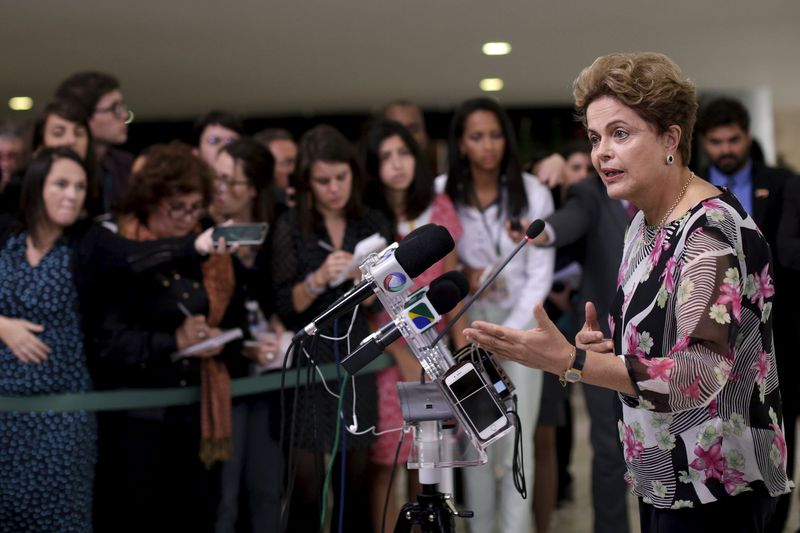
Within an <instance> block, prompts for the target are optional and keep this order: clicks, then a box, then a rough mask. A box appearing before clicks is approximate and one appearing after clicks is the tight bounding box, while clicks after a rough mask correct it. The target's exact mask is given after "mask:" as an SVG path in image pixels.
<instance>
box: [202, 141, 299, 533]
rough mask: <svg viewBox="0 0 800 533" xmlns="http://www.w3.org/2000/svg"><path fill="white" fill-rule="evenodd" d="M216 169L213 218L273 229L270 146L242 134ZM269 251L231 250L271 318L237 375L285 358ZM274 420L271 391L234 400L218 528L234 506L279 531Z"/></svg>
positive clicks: (225, 525) (276, 407) (276, 406)
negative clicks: (229, 452)
mask: <svg viewBox="0 0 800 533" xmlns="http://www.w3.org/2000/svg"><path fill="white" fill-rule="evenodd" d="M214 169H215V170H216V176H215V177H214V194H213V201H212V203H211V208H210V210H211V215H212V217H213V218H214V219H215V220H216V221H217V222H222V221H225V220H231V221H233V223H234V224H251V223H259V222H266V223H267V224H268V225H269V227H270V228H271V227H272V225H273V223H274V221H275V213H276V205H275V200H274V198H275V194H274V181H273V169H274V160H273V158H272V154H271V153H270V151H269V150H268V149H267V148H266V147H265V146H264V145H263V144H261V143H260V142H257V141H255V140H253V139H250V138H247V137H241V138H238V139H235V140H233V141H232V142H231V143H229V144H225V145H223V147H222V148H220V149H219V151H218V153H217V155H216V158H215V160H214ZM269 252H270V247H269V239H267V240H266V241H265V243H264V244H263V245H261V246H240V247H239V249H238V250H237V251H236V253H235V254H234V255H233V265H234V270H235V272H236V283H237V284H238V285H239V286H240V287H241V288H242V290H243V291H244V293H245V294H246V297H247V304H246V305H247V306H248V309H249V311H250V315H251V316H250V318H251V319H252V318H253V316H258V315H257V312H256V311H255V309H260V310H261V311H262V315H261V316H263V317H268V318H269V320H268V321H266V319H264V320H265V322H264V324H263V326H266V327H265V328H264V329H263V330H262V332H261V334H260V335H259V338H257V339H252V341H251V342H248V343H247V345H246V346H245V347H244V348H243V350H242V355H243V356H244V357H243V358H240V359H238V362H239V367H240V368H239V369H238V371H239V373H240V374H243V375H246V374H258V373H261V372H264V371H266V370H267V369H271V370H276V369H279V368H280V363H281V361H282V359H283V350H281V342H280V339H281V337H282V335H283V333H284V331H285V328H284V327H283V323H282V322H281V320H280V319H279V318H278V316H277V315H276V314H275V313H274V311H275V309H274V296H273V292H272V280H271V274H272V268H271V265H270V253H269ZM251 327H252V324H251ZM256 327H257V326H256ZM266 328H268V331H267V329H266ZM248 363H249V365H248ZM242 366H245V368H241V367H242ZM247 366H249V368H247ZM232 371H234V370H233V369H232ZM279 420H280V394H279V393H277V392H270V393H264V394H259V395H250V396H246V397H243V398H239V399H237V401H235V402H234V406H233V450H232V455H231V457H230V459H228V460H227V461H225V463H224V464H223V465H222V492H221V502H220V507H219V510H218V516H217V527H216V532H217V533H225V532H231V533H233V531H234V528H235V525H236V523H237V520H238V519H239V514H240V509H241V511H247V518H248V521H249V523H250V524H251V527H252V530H253V531H277V530H278V528H279V518H280V503H281V486H282V472H283V468H282V467H283V454H282V451H281V449H280V444H279V442H278V441H279V431H276V429H277V427H278V422H279ZM240 493H241V494H242V496H241V497H240ZM240 501H241V502H242V505H241V506H240ZM245 501H246V504H244V502H245Z"/></svg>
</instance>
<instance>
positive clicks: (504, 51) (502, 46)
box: [482, 42, 511, 56]
mask: <svg viewBox="0 0 800 533" xmlns="http://www.w3.org/2000/svg"><path fill="white" fill-rule="evenodd" d="M482 50H483V53H484V54H486V55H487V56H504V55H508V54H510V53H511V44H510V43H505V42H491V43H484V45H483V48H482Z"/></svg>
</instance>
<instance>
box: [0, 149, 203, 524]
mask: <svg viewBox="0 0 800 533" xmlns="http://www.w3.org/2000/svg"><path fill="white" fill-rule="evenodd" d="M86 189H87V179H86V170H85V162H84V160H83V159H82V158H81V157H80V156H79V155H78V154H76V153H75V152H73V151H72V150H70V149H68V148H65V147H60V148H42V149H41V150H39V151H38V152H37V153H36V154H35V155H34V158H33V160H32V162H31V164H30V166H29V167H28V171H27V173H26V175H25V180H24V182H23V189H22V197H21V205H20V208H21V209H20V214H19V217H18V219H16V220H15V219H14V218H12V217H10V216H8V215H3V216H1V217H0V396H30V395H48V394H64V393H80V392H84V391H87V390H91V389H92V378H91V377H90V374H89V370H88V368H87V357H90V356H91V349H92V340H93V339H94V334H95V331H94V330H93V329H92V327H91V324H93V323H95V319H96V317H97V315H96V313H97V312H98V308H99V305H100V303H101V301H102V298H103V297H104V296H107V295H105V294H103V293H102V292H101V291H99V289H100V283H99V280H100V279H102V278H103V277H104V276H115V277H118V278H124V277H127V276H131V277H133V275H134V274H137V275H147V272H149V271H150V270H151V269H153V268H158V267H159V266H160V265H164V266H166V265H168V264H173V263H175V262H177V261H179V260H180V258H184V260H194V261H198V258H197V253H198V252H204V253H206V252H208V251H209V250H210V249H211V246H210V245H211V243H210V232H208V233H206V234H204V235H202V236H201V237H199V238H198V237H195V235H194V234H192V235H187V236H186V237H185V238H183V239H177V240H175V239H171V240H166V241H159V242H154V243H147V244H146V245H145V244H142V243H134V242H131V241H128V240H126V239H122V238H120V237H119V236H116V235H114V234H112V233H111V232H109V231H108V230H106V229H104V228H102V227H101V226H99V225H96V224H93V223H91V222H90V221H87V220H79V214H80V212H81V209H82V208H83V202H84V199H85V197H86ZM0 450H2V451H1V452H0V454H2V460H0V479H2V482H0V530H2V531H32V532H48V531H69V532H88V531H91V530H92V482H93V478H94V465H95V457H96V428H95V417H94V415H93V414H92V413H87V412H85V411H64V412H58V411H48V412H22V411H16V412H2V413H0Z"/></svg>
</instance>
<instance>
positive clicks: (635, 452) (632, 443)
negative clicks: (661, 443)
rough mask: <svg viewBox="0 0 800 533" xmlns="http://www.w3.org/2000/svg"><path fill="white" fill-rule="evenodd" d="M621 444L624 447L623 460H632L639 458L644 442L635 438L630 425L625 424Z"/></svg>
mask: <svg viewBox="0 0 800 533" xmlns="http://www.w3.org/2000/svg"><path fill="white" fill-rule="evenodd" d="M622 445H623V447H624V448H625V460H626V461H629V462H630V461H632V460H634V459H639V458H640V457H641V456H642V452H643V451H644V444H643V443H642V442H641V441H639V440H636V437H635V436H634V434H633V428H632V427H631V426H625V436H624V437H623V439H622Z"/></svg>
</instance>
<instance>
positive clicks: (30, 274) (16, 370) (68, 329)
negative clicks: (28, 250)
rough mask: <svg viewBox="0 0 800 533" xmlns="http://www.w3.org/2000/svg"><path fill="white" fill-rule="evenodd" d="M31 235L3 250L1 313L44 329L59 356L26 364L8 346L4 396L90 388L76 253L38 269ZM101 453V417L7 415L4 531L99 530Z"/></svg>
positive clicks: (2, 373)
mask: <svg viewBox="0 0 800 533" xmlns="http://www.w3.org/2000/svg"><path fill="white" fill-rule="evenodd" d="M25 237H26V234H25V233H21V234H16V235H12V236H11V237H10V238H9V239H8V241H7V242H6V244H5V246H4V247H3V249H2V250H0V315H2V316H5V317H7V318H21V319H25V320H28V321H29V322H33V323H35V324H41V325H43V326H44V332H42V333H40V334H39V338H40V339H41V340H42V342H44V343H45V344H46V345H47V346H49V347H50V350H51V351H50V354H49V356H48V358H47V360H46V361H45V362H44V363H41V364H26V363H22V362H21V361H20V360H19V359H17V357H16V356H15V355H14V354H13V353H11V350H9V349H8V347H7V346H6V345H5V344H4V343H2V342H0V395H2V396H26V395H36V394H54V393H67V392H82V391H87V390H90V389H91V386H92V383H91V379H90V377H89V371H88V369H87V366H86V357H85V354H84V346H83V336H82V333H81V330H80V320H79V314H78V294H77V291H76V288H75V284H74V282H73V273H72V271H71V269H70V267H71V264H70V263H71V256H72V254H71V252H70V248H69V246H68V245H67V244H66V243H64V242H62V241H59V242H58V243H57V244H56V245H55V246H54V247H53V249H52V250H50V251H49V252H48V253H47V254H46V255H45V256H44V258H42V260H41V262H40V263H39V264H38V265H37V266H36V267H31V266H30V264H29V263H28V261H27V259H26V257H25ZM96 455H97V450H96V425H95V417H94V414H93V413H87V412H66V413H52V412H46V413H45V412H42V413H24V412H14V413H7V412H0V533H5V532H9V533H10V532H15V533H16V532H23V531H24V532H34V531H35V532H39V531H41V532H64V533H67V532H69V533H72V532H89V531H91V528H92V514H91V511H92V484H93V480H94V465H95V460H96Z"/></svg>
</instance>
